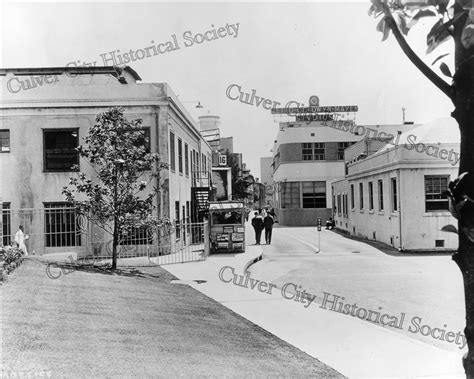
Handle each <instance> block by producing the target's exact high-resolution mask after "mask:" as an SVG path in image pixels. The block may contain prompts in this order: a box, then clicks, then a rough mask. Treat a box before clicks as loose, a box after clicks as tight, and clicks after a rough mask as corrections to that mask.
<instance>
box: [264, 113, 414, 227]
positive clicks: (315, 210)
mask: <svg viewBox="0 0 474 379" xmlns="http://www.w3.org/2000/svg"><path fill="white" fill-rule="evenodd" d="M412 127H413V125H373V126H362V125H359V126H357V125H355V124H354V122H353V121H337V122H336V121H329V122H325V121H299V122H284V123H280V131H279V133H278V136H277V139H276V142H275V144H274V146H273V163H272V166H273V182H274V188H275V190H274V195H273V199H274V208H275V210H276V213H277V217H278V220H279V222H280V223H281V224H282V225H315V224H316V222H317V218H318V217H320V218H322V220H326V219H328V218H329V217H331V216H332V207H333V202H332V197H331V182H333V181H335V180H339V179H342V178H344V173H345V161H344V150H345V149H346V148H348V147H349V146H351V145H352V144H354V143H355V142H357V141H359V140H360V139H362V138H363V137H364V135H366V133H367V132H368V130H369V129H370V130H373V131H377V132H383V133H385V135H389V134H392V137H393V135H396V134H397V132H398V131H400V133H401V131H404V130H408V129H410V128H412ZM358 133H360V134H358Z"/></svg>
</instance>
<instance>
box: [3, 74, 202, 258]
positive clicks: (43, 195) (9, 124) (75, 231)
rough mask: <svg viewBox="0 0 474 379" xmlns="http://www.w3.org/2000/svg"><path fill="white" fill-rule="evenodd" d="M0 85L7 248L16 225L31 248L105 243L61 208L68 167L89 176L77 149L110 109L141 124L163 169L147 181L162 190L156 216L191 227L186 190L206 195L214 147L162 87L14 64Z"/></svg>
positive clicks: (180, 235)
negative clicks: (118, 109)
mask: <svg viewBox="0 0 474 379" xmlns="http://www.w3.org/2000/svg"><path fill="white" fill-rule="evenodd" d="M0 79H1V81H2V100H1V103H0V144H1V145H0V146H1V147H0V170H1V171H0V174H1V181H0V204H1V206H2V211H3V213H2V216H3V217H2V227H1V232H2V243H3V244H4V245H8V244H10V242H11V240H12V238H13V235H14V234H15V232H16V230H17V229H18V225H23V226H24V228H25V233H26V234H28V235H29V236H30V239H29V240H28V241H27V248H28V249H29V251H33V250H35V251H36V252H38V253H54V252H68V251H74V252H78V253H81V252H82V251H85V250H88V251H91V250H93V251H94V252H96V250H100V249H102V248H103V246H101V245H100V243H98V242H97V241H101V242H103V241H104V239H105V237H104V236H103V235H102V234H101V233H100V231H98V230H87V234H86V235H83V234H81V230H79V229H80V228H82V227H83V225H80V223H78V222H77V219H76V218H75V215H74V211H73V210H71V209H70V208H69V207H68V204H66V203H65V201H64V196H63V195H62V188H63V186H65V185H67V184H68V183H69V178H70V177H71V176H74V175H75V174H76V172H75V171H73V169H72V167H73V166H74V165H75V164H79V167H80V169H79V171H80V172H85V173H86V174H88V175H90V176H93V170H92V168H91V167H90V166H89V165H88V163H87V162H85V161H83V160H82V159H81V158H80V157H79V155H78V152H77V151H76V147H77V146H78V145H80V144H82V143H83V138H84V137H85V136H86V135H87V133H88V130H89V128H90V127H91V126H92V125H93V124H94V123H95V118H96V116H97V115H98V114H100V113H102V112H105V111H107V110H109V109H110V108H111V107H115V106H119V107H122V108H124V115H125V117H126V118H127V119H128V120H133V119H137V118H140V119H142V120H143V129H144V132H145V142H144V143H145V145H146V148H147V149H149V150H150V151H152V152H157V153H159V154H160V156H161V159H162V160H163V161H164V162H166V163H168V164H169V169H168V170H162V171H161V172H160V175H159V177H158V178H157V179H156V181H157V183H153V184H154V185H158V186H159V187H160V188H161V191H160V192H159V194H158V195H157V196H156V202H155V205H156V212H155V214H154V215H155V216H157V217H160V218H167V219H170V220H171V221H172V222H175V223H178V224H179V223H180V222H182V221H183V220H187V221H189V220H190V219H191V218H192V217H193V213H195V212H193V211H194V210H195V209H196V207H197V205H196V201H195V200H196V199H193V197H192V189H193V188H196V187H198V188H207V189H208V190H210V174H209V172H210V170H211V148H210V146H209V144H208V143H207V142H206V141H205V140H204V139H203V138H202V136H201V134H200V131H199V127H198V126H197V124H196V123H195V122H194V120H193V119H192V117H191V115H190V114H189V113H188V112H187V110H186V109H185V107H184V106H183V105H182V104H181V103H180V101H179V100H178V98H177V96H176V95H175V94H174V93H173V91H172V90H171V88H170V86H169V85H168V84H166V83H139V81H141V78H140V77H139V75H138V74H137V73H136V72H135V71H134V70H133V69H132V68H130V67H124V68H117V67H85V68H83V67H79V68H75V67H53V68H11V69H1V70H0ZM12 89H13V90H12ZM158 181H159V183H158ZM194 216H195V218H196V215H194ZM173 239H174V240H173V241H172V242H173V243H175V242H176V241H180V242H181V243H183V242H184V243H188V242H189V236H188V234H187V231H186V230H182V229H181V230H180V229H179V228H178V229H177V232H176V234H175V237H174V238H173ZM142 242H143V243H145V242H144V241H142ZM139 243H141V242H140V241H139ZM92 245H94V246H92Z"/></svg>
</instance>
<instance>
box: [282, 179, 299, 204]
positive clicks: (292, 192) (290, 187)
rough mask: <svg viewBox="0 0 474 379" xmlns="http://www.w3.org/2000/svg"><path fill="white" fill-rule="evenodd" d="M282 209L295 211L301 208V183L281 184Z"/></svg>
mask: <svg viewBox="0 0 474 379" xmlns="http://www.w3.org/2000/svg"><path fill="white" fill-rule="evenodd" d="M281 207H282V208H288V209H294V208H299V207H300V183H299V182H284V183H281Z"/></svg>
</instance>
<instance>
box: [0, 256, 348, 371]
mask: <svg viewBox="0 0 474 379" xmlns="http://www.w3.org/2000/svg"><path fill="white" fill-rule="evenodd" d="M45 269H46V266H45V264H44V263H41V262H38V261H35V260H28V261H26V262H24V264H23V265H22V266H21V267H20V268H19V269H18V270H17V271H16V272H15V273H14V274H13V275H12V276H11V277H10V278H9V282H8V283H7V284H5V285H2V286H0V296H1V301H2V303H1V315H2V318H1V330H2V336H1V337H2V348H3V351H2V352H1V355H2V370H3V371H4V373H9V372H13V371H23V372H30V373H34V372H47V371H50V372H51V375H52V377H53V378H55V377H72V378H76V377H80V378H81V377H82V378H103V377H139V378H141V377H177V376H180V377H209V376H211V375H212V376H214V377H216V376H217V377H222V376H232V377H242V376H247V377H275V376H280V377H282V376H284V377H329V376H340V374H338V373H337V372H336V371H334V370H333V369H331V368H330V367H328V366H326V365H325V364H323V363H321V362H320V361H318V360H317V359H314V358H312V357H310V356H309V355H307V354H305V353H303V352H301V351H300V350H298V349H296V348H295V347H293V346H291V345H289V344H288V343H286V342H284V341H282V340H280V339H279V338H277V337H275V336H274V335H272V334H270V333H268V332H266V331H265V330H263V329H262V328H260V327H258V326H256V325H254V324H252V323H251V322H249V321H247V320H246V319H244V318H242V317H240V316H239V315H237V314H235V313H233V312H232V311H230V310H228V309H227V308H225V307H224V306H222V305H220V304H219V303H217V302H216V301H214V300H212V299H210V298H208V297H206V296H204V295H203V294H201V293H199V292H198V291H196V290H194V289H193V288H191V287H189V286H187V285H183V284H172V283H170V281H171V280H173V279H175V278H174V277H173V276H172V275H171V274H169V273H168V272H167V271H165V270H163V269H161V268H160V267H149V268H147V267H140V268H138V271H137V270H134V269H130V268H120V269H119V274H106V273H103V272H100V271H98V270H97V271H94V270H92V269H91V270H90V271H87V270H84V271H83V270H80V271H75V272H72V273H70V274H68V275H62V276H61V277H60V278H58V279H56V280H52V279H50V278H48V277H47V275H46V272H45ZM54 270H55V272H57V271H58V269H54ZM288 322H291V320H288ZM308 333H311V330H308ZM315 338H317V336H315ZM33 375H34V374H32V376H31V377H34V376H33ZM2 377H4V376H2ZM43 377H47V376H43Z"/></svg>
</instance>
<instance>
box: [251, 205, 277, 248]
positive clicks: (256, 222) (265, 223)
mask: <svg viewBox="0 0 474 379" xmlns="http://www.w3.org/2000/svg"><path fill="white" fill-rule="evenodd" d="M274 223H275V220H274V218H273V215H272V212H270V211H268V212H265V214H264V215H263V214H262V210H261V209H259V210H258V212H255V215H254V218H253V219H252V226H253V229H254V230H255V244H256V245H260V240H261V238H262V231H263V229H265V242H266V244H267V245H270V244H271V243H272V230H273V224H274Z"/></svg>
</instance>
